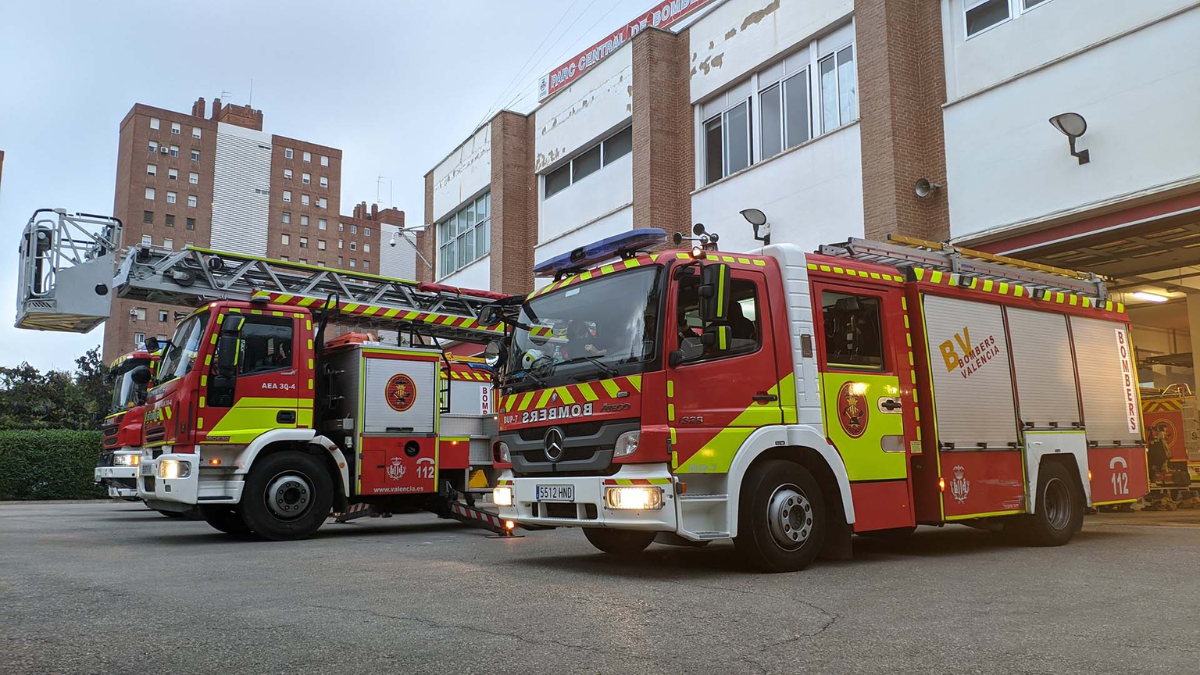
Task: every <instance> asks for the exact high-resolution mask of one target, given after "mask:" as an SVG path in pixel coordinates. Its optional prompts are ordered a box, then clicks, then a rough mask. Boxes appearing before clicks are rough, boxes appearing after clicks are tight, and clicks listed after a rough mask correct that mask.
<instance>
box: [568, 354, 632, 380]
mask: <svg viewBox="0 0 1200 675" xmlns="http://www.w3.org/2000/svg"><path fill="white" fill-rule="evenodd" d="M580 361H589V362H591V363H594V364H596V367H597V368H599V369H600V370H602V371H604V374H605V375H608V376H609V377H616V376H617V375H620V373H619V372H617V369H616V368H613V367H612V366H610V365H608V364H607V363H605V362H603V361H601V360H600V359H598V358H596V357H595V356H576V357H575V358H573V359H567V360H566V361H559V362H558V363H556V364H554V368H555V370H557V369H558V367H559V366H562V365H566V364H568V363H578V362H580Z"/></svg>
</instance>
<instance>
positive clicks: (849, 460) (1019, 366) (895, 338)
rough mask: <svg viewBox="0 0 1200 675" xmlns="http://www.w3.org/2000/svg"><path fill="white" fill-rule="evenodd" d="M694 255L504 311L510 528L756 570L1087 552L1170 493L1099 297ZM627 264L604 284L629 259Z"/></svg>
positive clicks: (704, 244)
mask: <svg viewBox="0 0 1200 675" xmlns="http://www.w3.org/2000/svg"><path fill="white" fill-rule="evenodd" d="M695 234H697V235H698V237H699V239H698V240H696V245H695V246H694V247H693V248H692V250H691V251H690V252H685V251H669V252H661V253H643V252H639V251H646V250H653V248H654V247H655V245H656V244H657V243H658V242H659V241H661V238H662V236H663V235H664V233H663V232H662V231H661V230H635V231H634V232H632V233H629V234H627V235H622V236H620V237H616V238H611V239H609V240H605V241H603V242H600V243H598V244H596V245H593V246H587V247H582V248H580V249H577V250H575V251H572V252H570V253H568V254H565V255H564V256H561V257H560V258H556V259H553V260H550V261H547V262H546V263H544V264H543V265H541V266H540V268H539V270H538V272H539V274H543V275H547V276H550V275H552V276H553V277H554V280H553V281H552V282H551V283H549V284H547V285H545V286H544V287H542V288H541V289H540V290H538V291H536V292H534V293H531V294H530V295H529V296H528V297H527V298H525V299H523V301H522V302H520V303H518V302H517V301H516V300H510V301H507V302H502V303H500V304H499V305H498V306H497V307H496V308H495V309H494V310H489V311H488V313H487V314H488V316H486V317H485V320H486V321H489V322H490V321H498V320H503V321H504V322H505V323H506V324H507V325H509V326H510V327H511V333H510V334H509V335H508V337H507V338H506V341H505V344H504V345H503V346H502V347H500V346H497V347H494V348H492V349H490V352H491V353H492V354H494V355H496V358H498V359H500V360H502V361H503V363H502V367H503V371H502V379H501V384H502V391H501V397H500V399H499V413H500V417H501V419H500V437H499V440H498V442H497V444H496V447H495V455H496V460H497V462H498V465H500V466H505V467H507V468H508V470H507V471H506V472H505V473H504V474H502V475H501V477H500V480H499V483H498V485H497V487H496V488H495V490H494V496H493V500H494V502H495V503H496V504H498V505H501V506H502V508H501V515H503V516H504V517H506V518H510V519H513V520H515V521H516V522H518V523H520V524H522V525H529V526H556V527H562V526H573V527H580V528H583V531H584V534H585V535H586V536H587V538H588V540H589V541H590V542H591V543H592V544H593V545H595V546H596V547H597V548H599V549H601V550H602V551H606V552H610V553H630V552H636V551H640V550H642V549H644V548H645V547H646V546H648V545H649V544H650V543H651V542H652V541H654V540H655V539H656V538H657V539H659V540H661V541H666V542H669V543H692V544H697V545H699V544H702V543H704V542H709V541H712V540H719V539H732V540H733V542H734V544H735V545H736V547H737V549H738V550H739V551H740V552H741V553H742V554H743V555H744V556H745V557H746V558H747V559H748V560H749V561H751V562H752V563H754V564H756V565H757V566H759V567H762V568H764V569H767V570H773V571H785V570H798V569H802V568H804V567H806V566H807V565H809V564H810V563H811V562H812V561H813V560H814V558H815V557H816V556H817V555H818V554H820V553H824V554H826V555H829V556H835V557H846V556H848V555H849V553H850V548H851V547H850V537H851V534H852V533H858V534H872V533H888V534H895V533H906V532H910V531H912V530H913V529H914V528H915V526H916V525H918V524H931V525H944V524H947V523H964V524H968V525H976V526H980V527H986V528H989V529H996V530H1003V531H1004V532H1005V533H1010V534H1014V535H1017V536H1019V537H1021V538H1023V539H1024V540H1026V541H1029V542H1031V543H1034V544H1040V545H1061V544H1065V543H1067V542H1068V541H1069V540H1070V539H1071V537H1072V535H1073V534H1074V532H1075V531H1076V530H1078V529H1079V528H1080V527H1081V526H1082V522H1083V514H1084V511H1085V509H1086V508H1087V507H1088V506H1095V505H1099V504H1114V503H1122V502H1132V501H1135V500H1137V499H1138V498H1139V497H1141V496H1142V495H1143V494H1144V493H1145V492H1146V490H1147V476H1146V452H1145V443H1144V441H1143V434H1142V428H1141V423H1140V414H1139V408H1138V406H1139V403H1138V390H1137V382H1136V378H1135V377H1134V369H1133V363H1134V358H1133V352H1132V347H1131V345H1130V342H1129V325H1128V320H1127V318H1126V315H1125V313H1124V308H1123V307H1122V306H1121V305H1120V304H1119V303H1114V302H1111V301H1109V300H1108V299H1107V293H1106V289H1105V285H1104V282H1103V280H1102V279H1099V278H1096V277H1092V276H1088V275H1084V274H1077V273H1073V272H1069V271H1067V270H1059V269H1055V268H1048V267H1043V266H1036V265H1031V264H1028V263H1022V262H1020V261H1016V260H1010V259H1005V258H997V257H993V256H988V255H986V254H978V253H973V252H970V251H966V250H962V249H955V248H952V247H943V246H941V245H937V244H925V243H920V242H913V241H907V242H900V241H897V242H891V243H876V242H868V241H862V240H850V241H848V242H846V243H843V244H840V245H833V246H825V247H822V248H821V251H820V252H819V253H805V252H803V251H801V250H800V249H799V248H797V247H796V246H793V245H789V244H782V245H768V246H765V247H764V248H763V249H761V250H759V251H756V252H754V253H728V252H723V251H717V250H715V240H716V237H714V236H712V235H710V234H709V233H705V232H704V231H703V228H702V227H700V226H698V228H697V232H696V233H695ZM613 259H615V260H614V261H613V262H608V264H601V263H604V262H605V261H608V260H613Z"/></svg>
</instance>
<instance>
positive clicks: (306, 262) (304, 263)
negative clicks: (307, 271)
mask: <svg viewBox="0 0 1200 675" xmlns="http://www.w3.org/2000/svg"><path fill="white" fill-rule="evenodd" d="M300 264H301V265H307V264H308V258H301V259H300Z"/></svg>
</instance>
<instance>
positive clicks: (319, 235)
mask: <svg viewBox="0 0 1200 675" xmlns="http://www.w3.org/2000/svg"><path fill="white" fill-rule="evenodd" d="M229 107H230V106H227V107H226V108H225V109H228V108H229ZM288 150H291V151H292V157H291V158H290V159H289V158H288V157H287V151H288ZM305 152H307V153H309V160H308V161H307V162H306V161H304V153H305ZM322 157H328V158H329V166H321V158H322ZM288 170H290V171H291V178H286V177H285V176H286V175H287V174H286V173H285V172H286V171H288ZM306 173H307V174H308V175H309V182H308V184H305V183H304V174H306ZM322 177H324V178H325V179H327V181H328V187H321V178H322ZM285 191H286V192H290V193H291V201H290V202H285V201H283V198H284V192H285ZM341 194H342V151H341V150H338V149H337V148H331V147H328V146H324V145H317V144H315V143H309V142H307V141H301V140H298V139H295V138H288V137H286V136H276V135H273V136H271V195H270V207H269V211H270V213H269V214H268V216H267V223H268V225H267V229H268V233H269V234H268V236H267V257H269V258H276V259H283V258H284V257H286V258H287V259H288V260H290V261H294V262H298V261H301V260H303V261H305V262H307V263H309V264H311V265H316V264H317V263H318V262H323V263H325V265H326V266H327V267H349V264H350V263H349V262H348V260H349V256H350V255H351V252H350V251H349V250H348V249H346V248H345V247H346V246H348V245H349V244H348V243H343V249H342V250H338V245H337V242H338V239H340V238H345V237H349V234H350V233H349V231H348V230H349V228H348V227H347V228H345V229H344V230H342V229H339V225H340V223H341V215H340V214H341V213H342V210H341V206H342V201H341V199H342V198H341ZM304 195H308V198H309V203H308V206H305V205H304V201H303V199H304ZM321 198H324V199H326V200H327V201H326V204H325V208H321V207H320V206H319V203H320V202H319V201H318V200H319V199H321ZM284 214H288V215H287V218H288V220H289V221H290V222H287V223H285V222H283V218H284ZM305 216H307V217H308V224H307V225H305V224H304V220H305ZM322 219H324V220H325V224H326V225H325V227H326V229H325V230H321V229H320V225H321V220H322ZM284 234H287V235H288V243H287V244H284V243H283V235H284ZM301 238H304V239H306V240H307V244H308V246H307V247H306V248H301V247H300V245H301ZM356 238H357V237H356ZM322 240H323V241H325V242H326V250H324V251H321V250H320V249H319V248H318V242H319V241H322ZM347 241H348V240H347ZM355 247H356V249H358V250H356V251H354V252H353V254H352V255H353V257H354V258H355V261H356V262H355V265H356V267H355V271H359V270H361V268H360V267H357V265H359V264H360V263H359V262H358V260H359V259H360V258H362V256H361V255H360V252H361V250H362V249H361V246H360V245H359V244H356V246H355ZM372 251H374V247H372ZM338 255H342V256H343V264H342V265H338V264H337V258H338ZM378 262H379V256H378V254H377V253H375V264H373V265H371V271H375V270H377V269H378V268H379V265H378Z"/></svg>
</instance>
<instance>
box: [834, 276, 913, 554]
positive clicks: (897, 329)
mask: <svg viewBox="0 0 1200 675" xmlns="http://www.w3.org/2000/svg"><path fill="white" fill-rule="evenodd" d="M813 308H814V314H815V315H816V316H815V318H816V323H817V336H818V350H817V351H818V364H819V368H820V380H821V396H822V410H823V417H824V422H825V436H826V438H828V439H829V440H830V441H831V442H832V443H833V445H834V447H835V448H837V451H838V453H839V454H840V455H841V457H842V460H843V461H844V462H845V465H846V472H847V474H848V476H849V479H850V489H851V494H852V497H853V499H854V506H855V512H856V516H857V518H856V520H857V522H856V523H855V531H863V530H874V529H886V528H894V527H906V526H909V525H913V524H914V523H915V519H914V515H913V514H914V511H913V508H912V498H911V494H912V493H911V486H910V483H909V480H908V478H909V453H910V451H911V443H912V442H913V441H915V440H916V418H915V412H914V411H915V406H914V405H913V403H912V402H913V396H912V382H911V379H912V376H911V373H912V372H913V371H912V364H911V362H910V361H909V354H911V347H910V346H909V340H910V338H909V337H908V329H907V327H906V323H905V315H904V294H903V291H902V289H901V288H900V287H890V286H880V285H871V284H855V283H829V282H823V281H818V282H814V283H813ZM902 378H903V379H902ZM906 417H907V418H909V419H908V420H906Z"/></svg>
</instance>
